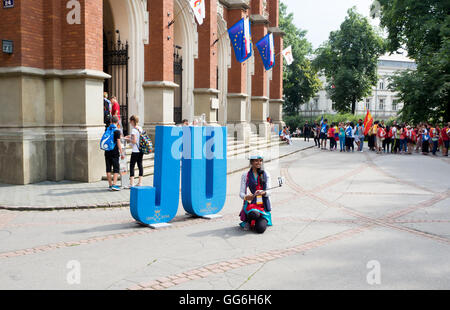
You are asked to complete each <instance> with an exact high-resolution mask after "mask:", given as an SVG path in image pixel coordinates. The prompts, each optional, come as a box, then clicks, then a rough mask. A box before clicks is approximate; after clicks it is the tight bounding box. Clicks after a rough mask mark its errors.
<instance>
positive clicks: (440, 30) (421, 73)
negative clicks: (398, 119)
mask: <svg viewBox="0 0 450 310" xmlns="http://www.w3.org/2000/svg"><path fill="white" fill-rule="evenodd" d="M378 2H379V4H380V9H381V11H380V19H381V26H382V27H385V28H386V30H387V31H388V33H389V35H388V39H387V47H388V50H389V51H390V52H396V51H398V50H399V49H400V48H403V49H406V51H407V52H408V55H409V57H411V58H413V59H414V60H415V61H416V63H417V70H415V71H408V72H404V73H402V74H398V75H396V76H395V77H394V78H393V79H392V89H393V90H395V91H397V92H398V93H399V96H400V98H401V99H402V100H403V102H404V108H403V109H402V111H401V113H402V118H403V120H405V121H415V122H417V121H428V120H434V121H448V120H450V103H449V102H450V96H449V92H450V14H449V12H450V1H448V0H421V1H416V0H396V1H392V0H378Z"/></svg>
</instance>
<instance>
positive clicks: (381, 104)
mask: <svg viewBox="0 0 450 310" xmlns="http://www.w3.org/2000/svg"><path fill="white" fill-rule="evenodd" d="M378 109H379V110H384V99H380V104H379V106H378Z"/></svg>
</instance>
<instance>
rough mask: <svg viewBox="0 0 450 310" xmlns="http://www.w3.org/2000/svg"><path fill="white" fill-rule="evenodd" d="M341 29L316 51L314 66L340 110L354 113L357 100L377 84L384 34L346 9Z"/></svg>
mask: <svg viewBox="0 0 450 310" xmlns="http://www.w3.org/2000/svg"><path fill="white" fill-rule="evenodd" d="M347 13H348V16H347V17H346V18H345V21H344V22H343V23H342V24H341V26H340V29H339V30H337V31H332V32H331V33H330V36H329V39H328V41H326V42H325V43H324V44H322V46H321V47H319V48H318V49H317V51H316V55H317V57H316V59H315V60H314V63H313V64H314V67H316V68H317V69H322V70H323V72H324V74H325V76H326V78H327V81H328V82H329V84H328V85H327V86H326V87H325V89H326V90H327V92H328V95H329V97H330V98H331V100H332V101H333V102H334V103H335V106H336V110H337V111H339V112H341V113H348V112H351V113H353V114H354V113H355V109H356V103H357V102H358V101H360V100H361V99H363V98H364V97H366V96H368V95H370V94H371V91H372V86H374V85H376V83H377V80H378V77H377V65H378V58H379V57H380V56H381V55H382V54H383V53H384V48H385V47H384V41H383V38H382V37H381V36H380V35H379V34H378V33H377V32H376V31H375V29H374V28H373V27H372V26H371V25H370V23H369V21H368V20H367V18H365V17H363V16H362V15H360V14H359V13H357V12H356V9H355V8H351V9H349V10H348V12H347Z"/></svg>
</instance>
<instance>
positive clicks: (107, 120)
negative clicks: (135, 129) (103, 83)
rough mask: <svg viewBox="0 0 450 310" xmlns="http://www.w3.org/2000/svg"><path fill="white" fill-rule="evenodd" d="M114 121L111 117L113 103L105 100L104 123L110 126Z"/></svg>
mask: <svg viewBox="0 0 450 310" xmlns="http://www.w3.org/2000/svg"><path fill="white" fill-rule="evenodd" d="M111 119H112V115H111V101H109V100H108V99H106V98H103V123H105V124H110V123H111Z"/></svg>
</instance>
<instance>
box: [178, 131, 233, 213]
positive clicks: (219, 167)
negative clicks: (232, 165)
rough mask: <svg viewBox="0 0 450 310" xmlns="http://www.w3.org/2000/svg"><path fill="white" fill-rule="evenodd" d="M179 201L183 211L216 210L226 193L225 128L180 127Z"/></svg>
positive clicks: (201, 211)
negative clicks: (181, 134) (180, 196)
mask: <svg viewBox="0 0 450 310" xmlns="http://www.w3.org/2000/svg"><path fill="white" fill-rule="evenodd" d="M183 131H184V134H183V159H182V169H183V170H182V183H181V184H182V186H181V188H182V190H181V191H182V201H183V207H184V209H185V210H186V212H188V213H190V214H192V215H196V216H205V215H211V214H216V213H219V212H220V211H221V210H222V208H223V206H224V204H225V200H226V195H227V128H226V127H184V129H183Z"/></svg>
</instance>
